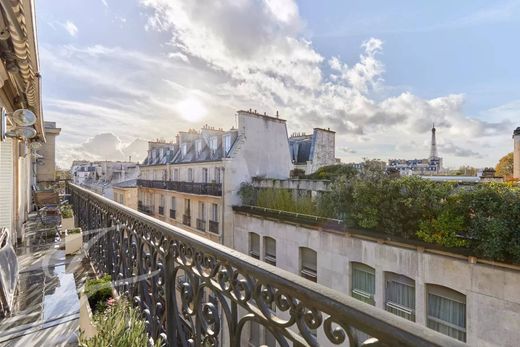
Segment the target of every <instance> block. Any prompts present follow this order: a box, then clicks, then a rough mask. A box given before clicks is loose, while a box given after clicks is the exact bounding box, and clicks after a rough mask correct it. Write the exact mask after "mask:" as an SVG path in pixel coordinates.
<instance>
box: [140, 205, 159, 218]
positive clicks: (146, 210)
mask: <svg viewBox="0 0 520 347" xmlns="http://www.w3.org/2000/svg"><path fill="white" fill-rule="evenodd" d="M137 210H138V211H139V212H143V213H145V214H147V215H149V216H153V212H154V210H155V207H154V206H147V205H143V204H142V203H141V204H139V203H138V204H137Z"/></svg>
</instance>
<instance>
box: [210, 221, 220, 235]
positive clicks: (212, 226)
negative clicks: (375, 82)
mask: <svg viewBox="0 0 520 347" xmlns="http://www.w3.org/2000/svg"><path fill="white" fill-rule="evenodd" d="M209 231H210V232H212V233H215V234H218V222H215V221H214V220H210V221H209Z"/></svg>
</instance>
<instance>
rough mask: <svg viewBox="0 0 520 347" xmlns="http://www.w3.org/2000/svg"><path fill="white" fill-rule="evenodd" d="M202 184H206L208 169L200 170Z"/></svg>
mask: <svg viewBox="0 0 520 347" xmlns="http://www.w3.org/2000/svg"><path fill="white" fill-rule="evenodd" d="M202 182H203V183H208V169H207V168H205V167H204V168H202Z"/></svg>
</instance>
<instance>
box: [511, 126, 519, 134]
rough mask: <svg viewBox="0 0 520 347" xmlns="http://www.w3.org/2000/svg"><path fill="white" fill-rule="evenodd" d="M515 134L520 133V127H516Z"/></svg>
mask: <svg viewBox="0 0 520 347" xmlns="http://www.w3.org/2000/svg"><path fill="white" fill-rule="evenodd" d="M513 135H520V127H518V128H516V129H515V131H513Z"/></svg>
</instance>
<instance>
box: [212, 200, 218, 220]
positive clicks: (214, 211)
mask: <svg viewBox="0 0 520 347" xmlns="http://www.w3.org/2000/svg"><path fill="white" fill-rule="evenodd" d="M218 219H219V218H218V204H211V220H212V221H214V222H218Z"/></svg>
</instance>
